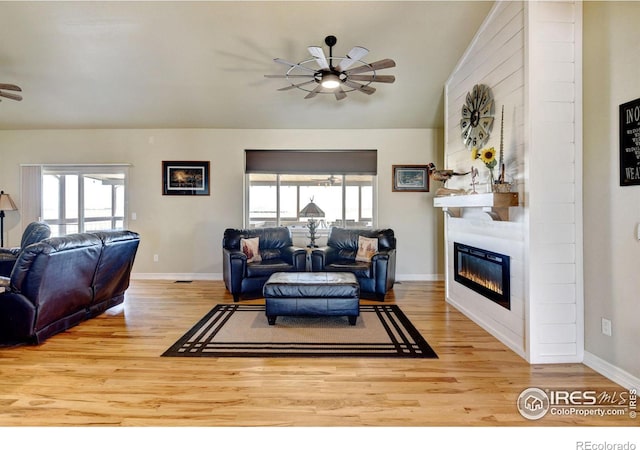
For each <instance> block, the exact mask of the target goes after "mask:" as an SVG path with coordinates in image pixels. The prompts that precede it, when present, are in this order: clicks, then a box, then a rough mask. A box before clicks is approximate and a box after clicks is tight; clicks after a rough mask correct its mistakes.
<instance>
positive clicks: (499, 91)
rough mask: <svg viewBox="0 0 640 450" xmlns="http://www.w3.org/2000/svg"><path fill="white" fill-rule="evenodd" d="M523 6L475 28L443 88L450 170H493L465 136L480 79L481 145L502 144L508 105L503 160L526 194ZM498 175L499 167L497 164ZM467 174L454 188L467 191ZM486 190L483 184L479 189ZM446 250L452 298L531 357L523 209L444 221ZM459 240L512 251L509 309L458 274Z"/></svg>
mask: <svg viewBox="0 0 640 450" xmlns="http://www.w3.org/2000/svg"><path fill="white" fill-rule="evenodd" d="M524 23H525V11H524V8H523V4H522V3H521V2H505V3H502V4H497V5H496V6H495V7H494V9H492V11H491V13H490V14H489V16H488V17H487V19H486V20H485V22H484V23H483V25H482V26H481V27H480V29H479V30H478V33H477V34H476V37H475V38H474V40H473V41H472V42H471V44H470V45H469V47H468V49H467V52H466V53H465V55H464V56H463V58H462V59H461V61H460V62H459V64H458V66H457V67H456V70H455V71H454V72H453V73H452V74H451V76H450V77H449V80H448V81H447V85H446V98H445V102H446V111H447V114H446V117H445V121H446V125H445V161H446V166H447V168H450V169H457V170H459V171H462V170H464V171H468V170H469V169H470V167H471V166H472V165H473V166H474V167H476V168H477V169H478V170H479V172H480V176H479V179H480V181H481V182H484V181H486V178H487V175H488V173H489V169H487V168H486V167H485V166H484V164H482V162H481V161H480V160H472V159H471V152H470V149H468V148H467V147H465V146H464V143H463V142H462V139H461V129H460V117H461V116H460V112H461V109H462V105H463V104H464V103H465V99H466V95H467V93H468V92H470V91H471V90H472V89H473V86H474V85H476V84H485V85H487V86H489V87H490V88H491V91H492V93H493V96H494V102H495V114H494V124H493V130H492V133H491V135H490V138H489V141H488V142H487V143H486V144H485V145H484V146H482V148H487V147H494V148H495V149H496V150H499V148H500V129H501V111H502V107H503V106H504V127H503V128H504V135H503V142H504V157H505V166H506V170H505V172H506V175H507V179H513V180H514V181H515V182H516V183H517V184H516V187H515V188H514V190H517V191H518V192H519V193H520V202H521V204H522V199H523V195H522V194H523V188H524V185H523V182H522V181H523V176H524V169H523V167H524V131H523V127H524V125H523V124H524V99H525V71H524V60H525V30H524ZM494 174H495V175H496V176H497V174H498V172H497V171H496V170H495V169H494ZM469 181H470V179H469V178H468V177H464V178H463V177H461V179H458V180H454V183H451V186H450V187H456V188H465V189H468V188H469V186H468V183H469ZM477 189H478V190H479V191H481V192H484V191H485V189H486V186H480V187H479V188H477ZM446 224H447V225H446V226H447V230H446V236H447V251H448V253H447V254H448V260H449V263H448V267H447V270H446V278H447V299H448V301H449V302H451V303H452V304H453V305H455V306H456V307H457V308H458V309H460V310H461V311H463V312H464V313H465V314H466V315H467V316H469V317H470V318H472V319H473V320H475V321H476V322H477V323H478V324H480V325H481V326H483V327H484V328H485V329H486V330H488V331H490V332H491V333H492V334H493V335H494V336H496V337H498V338H499V339H501V340H502V341H503V342H504V343H505V344H507V345H508V346H509V347H510V348H511V349H513V350H514V351H515V352H517V353H518V354H520V355H521V356H522V357H525V358H526V357H527V346H526V343H527V342H526V339H527V337H526V329H525V309H526V304H525V302H526V296H525V271H526V267H525V236H524V232H525V224H524V216H523V210H522V208H511V211H510V221H509V222H492V221H491V220H490V219H489V217H488V216H487V215H484V214H481V213H480V214H479V213H476V212H475V211H471V210H467V211H465V213H464V215H463V217H462V218H447V219H446ZM454 242H460V243H463V244H468V245H472V246H475V247H479V248H483V249H486V250H490V251H494V252H498V253H502V254H505V255H508V256H509V257H510V259H511V261H510V266H511V267H510V269H511V309H510V310H507V309H505V308H503V307H501V306H499V305H497V304H496V303H494V302H492V301H491V300H489V299H487V298H485V297H483V296H482V295H480V294H477V293H476V292H474V291H472V290H471V289H468V288H466V287H465V286H463V285H461V284H460V283H458V282H456V281H455V280H454V279H453V243H454Z"/></svg>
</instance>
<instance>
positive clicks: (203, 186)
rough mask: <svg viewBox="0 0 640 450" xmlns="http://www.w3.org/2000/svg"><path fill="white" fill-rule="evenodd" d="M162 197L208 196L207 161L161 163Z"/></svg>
mask: <svg viewBox="0 0 640 450" xmlns="http://www.w3.org/2000/svg"><path fill="white" fill-rule="evenodd" d="M162 195H209V161H162Z"/></svg>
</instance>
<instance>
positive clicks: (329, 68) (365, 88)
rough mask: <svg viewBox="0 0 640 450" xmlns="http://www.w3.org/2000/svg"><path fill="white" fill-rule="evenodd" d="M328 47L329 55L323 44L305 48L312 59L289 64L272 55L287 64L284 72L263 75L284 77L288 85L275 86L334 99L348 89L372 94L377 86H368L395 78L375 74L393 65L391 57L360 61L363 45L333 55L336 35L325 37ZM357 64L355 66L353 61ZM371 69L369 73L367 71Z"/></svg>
mask: <svg viewBox="0 0 640 450" xmlns="http://www.w3.org/2000/svg"><path fill="white" fill-rule="evenodd" d="M324 42H325V44H327V46H329V56H328V57H327V56H325V53H324V51H323V50H322V47H308V48H307V49H308V50H309V53H311V56H312V57H313V58H311V59H307V60H305V61H301V62H299V63H292V62H289V61H285V60H284V59H280V58H275V59H274V61H275V62H277V63H279V64H284V65H285V66H289V69H288V70H287V71H286V72H285V74H284V75H265V77H266V78H286V79H287V80H288V81H289V82H290V85H289V86H286V87H283V88H280V89H278V90H279V91H286V90H289V89H293V88H298V89H301V90H303V91H306V92H308V94H307V95H306V96H305V97H304V98H313V97H315V96H316V95H317V94H333V95H335V97H336V100H342V99H344V98H346V97H347V92H352V91H359V92H363V93H365V94H367V95H371V94H373V93H374V92H375V91H376V88H374V87H373V86H370V84H371V83H373V82H379V83H393V82H394V81H395V80H396V78H395V77H394V76H393V75H378V70H382V69H388V68H390V67H395V66H396V63H395V61H393V60H392V59H381V60H380V61H376V62H372V63H366V62H364V61H362V58H364V57H365V56H366V55H367V54H368V53H369V50H367V49H366V48H364V47H353V48H352V49H351V50H350V51H349V53H347V55H346V56H342V57H340V56H333V46H334V45H336V42H338V39H337V38H336V37H335V36H327V37H326V38H325V40H324ZM357 63H360V65H357V66H356V67H354V68H351V66H353V65H354V64H357ZM367 72H371V73H367Z"/></svg>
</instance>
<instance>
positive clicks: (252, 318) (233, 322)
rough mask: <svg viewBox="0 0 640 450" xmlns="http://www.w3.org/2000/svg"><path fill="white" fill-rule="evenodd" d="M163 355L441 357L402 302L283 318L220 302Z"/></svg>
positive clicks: (261, 307) (254, 307)
mask: <svg viewBox="0 0 640 450" xmlns="http://www.w3.org/2000/svg"><path fill="white" fill-rule="evenodd" d="M162 356H187V357H303V356H310V357H359V358H381V357H387V358H437V357H438V356H437V355H436V353H435V352H434V351H433V349H432V348H431V346H429V344H428V343H427V341H426V340H425V339H424V338H423V337H422V335H421V334H420V332H418V330H417V329H416V328H415V327H414V326H413V324H412V323H411V321H410V320H409V319H408V318H407V316H405V315H404V313H403V312H402V311H401V310H400V308H399V307H398V306H397V305H371V306H370V305H362V306H360V316H359V317H358V320H357V322H356V325H353V326H352V325H349V321H348V319H347V317H346V316H345V317H287V316H278V319H277V321H276V324H275V325H269V324H268V322H267V317H266V316H265V312H264V305H237V304H221V305H216V306H215V307H214V308H213V309H212V310H211V311H209V312H208V313H207V315H206V316H204V317H203V318H202V319H201V320H200V321H199V322H198V323H197V324H196V325H195V326H194V327H193V328H191V330H189V331H188V332H187V333H186V334H185V335H184V336H182V337H181V338H180V339H179V340H178V341H177V342H176V343H175V344H173V345H172V346H171V348H169V349H168V350H167V351H166V352H164V353H163V355H162Z"/></svg>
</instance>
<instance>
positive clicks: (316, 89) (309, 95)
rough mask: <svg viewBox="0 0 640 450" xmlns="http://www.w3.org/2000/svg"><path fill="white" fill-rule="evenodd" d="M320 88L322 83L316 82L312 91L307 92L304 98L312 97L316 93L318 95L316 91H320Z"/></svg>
mask: <svg viewBox="0 0 640 450" xmlns="http://www.w3.org/2000/svg"><path fill="white" fill-rule="evenodd" d="M321 90H322V85H321V84H318V85H317V86H316V88H315V89H314V90H313V91H311V92H309V93H308V94H307V95H305V97H304V98H313V97H315V96H316V95H318V92H320V91H321Z"/></svg>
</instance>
